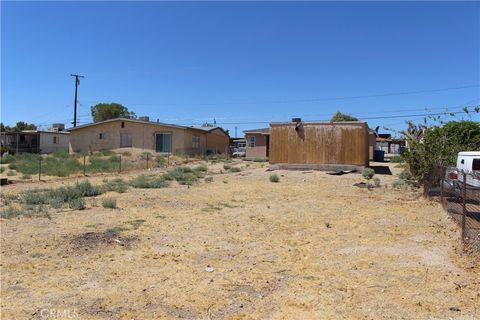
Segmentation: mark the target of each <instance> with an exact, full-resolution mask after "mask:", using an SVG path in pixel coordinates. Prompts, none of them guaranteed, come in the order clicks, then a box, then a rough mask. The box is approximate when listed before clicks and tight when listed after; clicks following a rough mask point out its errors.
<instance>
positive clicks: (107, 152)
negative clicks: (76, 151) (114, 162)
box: [97, 150, 115, 157]
mask: <svg viewBox="0 0 480 320" xmlns="http://www.w3.org/2000/svg"><path fill="white" fill-rule="evenodd" d="M97 154H98V155H101V156H105V157H107V156H112V155H115V152H113V151H112V150H100V151H99V152H98V153H97Z"/></svg>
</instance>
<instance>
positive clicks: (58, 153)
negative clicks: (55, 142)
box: [51, 150, 70, 159]
mask: <svg viewBox="0 0 480 320" xmlns="http://www.w3.org/2000/svg"><path fill="white" fill-rule="evenodd" d="M51 156H52V157H54V158H61V159H67V158H69V157H70V155H69V154H68V151H67V150H62V151H55V152H53V153H52V154H51Z"/></svg>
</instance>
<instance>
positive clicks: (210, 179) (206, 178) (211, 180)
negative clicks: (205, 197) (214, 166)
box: [205, 177, 213, 183]
mask: <svg viewBox="0 0 480 320" xmlns="http://www.w3.org/2000/svg"><path fill="white" fill-rule="evenodd" d="M205 182H208V183H210V182H213V177H205Z"/></svg>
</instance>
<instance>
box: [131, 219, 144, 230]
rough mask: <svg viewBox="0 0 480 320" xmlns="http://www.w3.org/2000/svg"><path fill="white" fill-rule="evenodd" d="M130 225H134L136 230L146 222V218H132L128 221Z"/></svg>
mask: <svg viewBox="0 0 480 320" xmlns="http://www.w3.org/2000/svg"><path fill="white" fill-rule="evenodd" d="M127 223H128V224H129V225H131V226H132V227H133V229H134V230H136V229H138V228H139V227H140V226H141V225H142V224H144V223H145V220H144V219H136V220H131V221H127Z"/></svg>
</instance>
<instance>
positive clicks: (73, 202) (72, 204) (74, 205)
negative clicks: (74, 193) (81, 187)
mask: <svg viewBox="0 0 480 320" xmlns="http://www.w3.org/2000/svg"><path fill="white" fill-rule="evenodd" d="M68 207H69V208H70V209H73V210H83V209H85V200H83V199H82V198H73V199H70V200H69V201H68Z"/></svg>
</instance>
